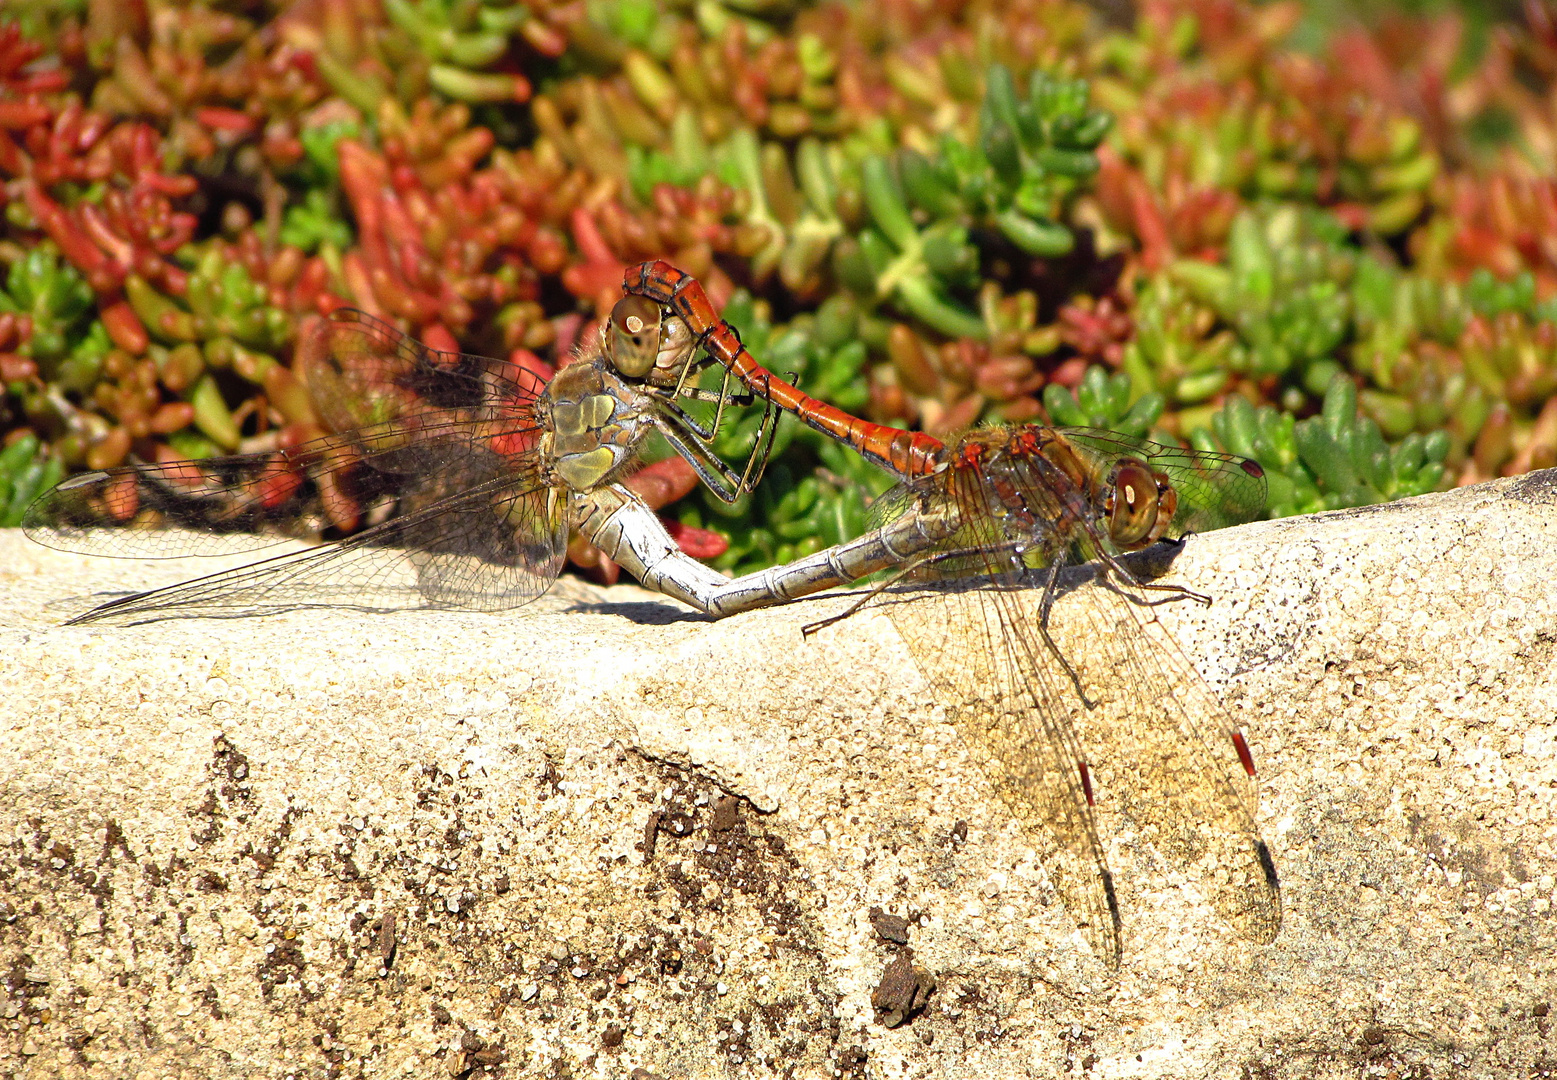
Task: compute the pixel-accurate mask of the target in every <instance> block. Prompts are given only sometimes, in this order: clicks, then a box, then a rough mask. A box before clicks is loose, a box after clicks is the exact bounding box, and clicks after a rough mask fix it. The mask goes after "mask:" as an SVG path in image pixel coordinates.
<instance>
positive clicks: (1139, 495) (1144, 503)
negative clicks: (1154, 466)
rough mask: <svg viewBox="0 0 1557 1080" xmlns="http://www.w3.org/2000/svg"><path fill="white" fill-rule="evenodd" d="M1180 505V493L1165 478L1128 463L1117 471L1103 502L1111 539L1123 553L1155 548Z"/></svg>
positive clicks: (1135, 462)
mask: <svg viewBox="0 0 1557 1080" xmlns="http://www.w3.org/2000/svg"><path fill="white" fill-rule="evenodd" d="M1178 505H1179V495H1178V492H1176V491H1174V490H1173V485H1172V483H1170V482H1169V480H1168V477H1167V476H1166V475H1165V474H1163V473H1160V472H1153V471H1152V470H1151V469H1148V468H1147V467H1146V466H1145V465H1143V464H1142V463H1141V462H1139V461H1132V460H1129V459H1126V460H1124V461H1122V462H1120V464H1119V465H1118V466H1117V467H1116V468H1115V470H1114V475H1113V478H1112V483H1111V484H1110V486H1109V489H1108V492H1107V494H1106V495H1105V496H1104V500H1103V508H1104V511H1105V512H1106V513H1107V515H1108V535H1109V537H1110V539H1112V540H1113V541H1114V543H1115V544H1117V545H1119V547H1120V549H1121V550H1124V551H1135V550H1137V549H1139V548H1143V547H1146V546H1147V545H1149V544H1154V543H1156V542H1157V541H1158V540H1160V539H1162V534H1163V533H1164V532H1166V531H1167V528H1168V525H1169V523H1170V522H1172V520H1173V515H1174V514H1175V513H1176V512H1177V511H1178Z"/></svg>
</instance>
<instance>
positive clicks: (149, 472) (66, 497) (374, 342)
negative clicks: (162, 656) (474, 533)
mask: <svg viewBox="0 0 1557 1080" xmlns="http://www.w3.org/2000/svg"><path fill="white" fill-rule="evenodd" d="M298 368H299V370H301V371H302V372H304V374H305V375H306V376H307V378H308V381H309V387H310V391H311V393H310V397H311V399H312V400H313V402H314V404H315V406H316V408H317V409H318V412H319V414H320V415H321V416H323V417H324V418H325V419H326V421H327V422H328V423H329V425H330V426H331V427H333V428H335V429H336V430H337V433H336V434H331V435H326V436H323V437H320V438H316V439H313V440H310V441H306V442H302V443H299V444H293V445H288V446H285V447H283V448H278V449H276V450H273V451H269V452H263V453H255V454H234V455H227V456H221V457H211V458H204V459H200V460H198V461H172V462H161V463H150V462H136V463H131V464H128V465H123V466H119V467H117V468H113V469H108V470H104V471H99V472H93V473H86V474H83V475H81V476H76V477H72V478H71V479H69V480H66V481H65V482H64V483H62V484H60V485H59V486H58V487H55V488H54V489H52V490H50V491H48V492H46V493H44V495H43V496H41V497H40V498H39V499H38V500H37V501H36V502H35V503H34V504H33V505H32V506H31V507H30V508H29V509H28V511H27V514H26V517H25V519H24V521H23V527H24V529H25V530H26V532H27V534H28V535H29V536H30V537H32V539H34V540H36V541H38V542H39V543H41V544H44V545H45V546H48V547H53V548H59V549H61V550H65V551H74V552H79V553H82V554H87V555H103V556H117V557H122V558H141V559H147V558H150V559H159V558H184V557H188V556H213V555H230V554H233V553H234V552H236V551H242V550H257V549H262V548H265V547H269V546H272V545H274V544H277V543H279V542H280V541H282V540H285V539H289V538H290V539H302V540H312V539H317V538H318V537H319V536H320V535H321V534H323V533H328V532H329V531H331V530H335V531H338V532H348V533H349V532H353V531H355V530H356V529H358V528H360V527H361V526H362V525H363V524H364V522H365V521H366V522H371V521H372V519H373V518H374V517H375V516H383V515H384V514H388V513H390V512H402V513H404V512H409V511H412V510H414V509H416V508H417V507H418V506H423V505H427V504H428V503H429V502H432V501H436V500H438V499H442V498H446V497H448V496H450V495H453V494H455V493H457V492H458V491H460V490H463V489H464V488H474V487H478V486H480V485H483V484H486V483H489V482H492V481H496V480H498V479H499V478H501V477H503V476H505V475H509V476H513V477H515V478H516V479H521V480H522V479H523V478H524V477H525V476H526V475H527V473H528V471H531V470H533V455H532V451H533V450H534V448H535V447H536V445H537V443H538V440H539V436H540V430H541V429H540V426H539V424H538V422H537V419H536V415H535V409H534V406H535V402H536V400H537V398H538V397H539V395H540V393H541V391H542V390H543V389H544V386H543V385H542V384H541V383H540V381H539V380H538V379H536V378H535V377H534V376H532V375H530V374H529V373H528V372H525V371H523V370H522V369H518V368H515V367H513V366H512V365H508V364H505V363H504V362H502V361H498V360H490V359H487V358H485V357H478V356H465V355H459V354H454V353H440V352H436V351H434V350H432V349H428V348H427V347H426V346H424V345H422V344H420V343H419V342H416V341H414V340H412V339H411V338H408V337H406V336H405V335H404V334H401V333H400V332H399V331H397V330H395V329H394V328H393V327H390V326H388V325H386V324H384V323H381V322H379V321H378V320H376V319H373V318H371V317H370V316H367V315H364V314H362V313H361V312H354V311H351V310H349V309H346V310H343V311H341V312H337V313H336V315H335V317H333V318H331V319H326V320H318V321H317V322H316V323H314V324H313V325H312V327H311V328H310V329H309V330H308V331H307V332H306V333H305V334H304V335H303V337H302V339H301V340H300V342H299V346H298ZM472 543H482V544H484V545H485V546H486V547H488V548H490V549H492V550H497V549H499V548H501V547H502V546H503V544H502V542H501V541H499V540H497V539H494V538H491V537H488V538H485V539H484V540H481V541H476V540H473V541H472Z"/></svg>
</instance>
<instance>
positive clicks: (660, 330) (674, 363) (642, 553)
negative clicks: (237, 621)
mask: <svg viewBox="0 0 1557 1080" xmlns="http://www.w3.org/2000/svg"><path fill="white" fill-rule="evenodd" d="M695 352H696V342H695V340H694V338H693V336H692V335H691V334H690V333H689V331H688V329H687V327H686V326H685V324H684V323H682V322H681V321H680V320H678V319H676V318H674V317H669V318H664V317H662V316H661V313H660V312H659V310H658V308H657V307H656V306H655V305H653V304H652V303H651V302H649V301H646V300H644V299H643V298H640V297H633V296H624V297H623V298H622V299H621V300H620V301H618V302H617V304H616V306H615V307H614V308H613V310H612V312H611V314H610V317H609V319H608V320H606V321H605V322H604V323H603V324H602V327H601V332H600V334H599V335H598V337H596V338H595V339H594V340H592V341H590V342H589V343H588V344H587V345H585V346H583V347H581V348H580V349H579V351H578V353H577V355H576V356H575V358H574V362H572V363H570V364H568V365H566V366H564V367H563V368H562V369H561V370H560V371H558V372H557V373H556V375H555V376H554V377H553V378H552V379H551V380H550V381H549V382H544V381H542V380H541V379H540V378H539V377H538V376H536V375H535V374H533V373H531V372H529V371H528V370H526V369H524V368H521V367H518V366H516V365H513V364H510V363H508V362H505V361H501V360H495V359H491V358H487V357H481V356H474V355H468V354H459V353H450V352H440V351H438V350H435V349H432V348H429V347H428V346H426V345H424V344H422V343H421V342H418V341H416V340H415V339H413V338H411V337H409V336H407V335H406V334H404V333H402V332H400V331H399V330H397V329H396V328H394V327H393V326H390V325H389V324H387V323H385V322H382V321H380V320H379V319H376V318H374V317H373V316H371V315H368V314H366V313H364V312H361V311H357V310H354V309H351V308H343V309H339V310H337V311H335V312H333V313H332V314H331V315H330V316H328V317H327V318H322V319H318V320H315V321H313V322H312V323H311V324H310V325H308V326H306V327H305V328H304V330H303V332H302V333H301V335H300V338H299V344H298V349H297V357H296V367H297V370H298V371H299V373H300V374H301V376H302V378H303V380H304V382H305V384H306V385H307V387H308V389H309V392H310V395H311V397H312V399H313V404H314V407H315V410H316V412H317V413H318V415H319V417H320V419H321V421H322V423H323V424H324V425H325V426H326V427H327V428H328V429H330V430H331V431H332V432H333V433H332V434H328V435H325V436H322V437H318V438H312V439H300V440H297V441H296V442H295V444H286V443H283V444H282V445H278V446H276V447H275V448H273V449H268V450H265V451H261V452H254V453H243V454H235V455H228V456H220V457H210V458H205V459H201V460H192V461H186V460H179V461H170V462H147V461H131V462H129V463H127V464H125V465H121V466H118V467H115V468H111V469H103V470H96V471H92V472H87V473H84V474H81V475H78V476H75V477H72V478H70V479H67V480H66V481H64V482H63V483H61V484H59V485H57V486H56V487H54V488H52V489H51V490H50V491H48V492H46V493H44V495H42V496H41V497H40V498H39V499H38V500H37V501H36V502H35V503H34V504H33V505H32V506H31V507H30V508H29V509H28V511H27V514H26V515H25V517H24V520H23V528H24V530H25V531H26V533H27V535H29V536H30V537H31V538H32V539H34V540H36V541H38V542H40V543H42V544H44V545H46V546H48V547H53V548H58V549H62V550H65V551H71V552H79V553H84V554H89V555H104V556H117V557H126V558H137V559H147V558H150V559H158V558H185V557H192V556H193V557H199V556H215V555H231V554H232V553H233V552H234V551H247V550H259V549H264V548H266V547H270V546H273V545H276V544H279V543H281V542H283V541H285V540H287V539H289V538H304V539H306V538H316V537H318V536H320V535H322V534H326V533H329V532H335V533H339V534H347V535H342V536H340V537H339V538H338V539H335V540H332V541H330V542H327V543H323V544H320V545H317V546H314V547H310V548H304V549H302V550H291V551H287V552H284V553H282V554H279V555H275V556H272V557H269V558H264V559H261V560H260V561H257V562H254V563H250V564H247V565H243V566H239V567H236V568H233V569H227V570H222V571H219V572H216V573H212V574H207V575H205V576H202V577H198V578H195V579H193V580H190V581H185V582H182V583H179V584H175V585H171V586H167V587H164V588H159V589H153V590H150V591H145V592H139V593H134V594H129V595H124V596H120V597H116V598H115V599H113V600H110V601H108V602H106V603H103V604H100V605H98V606H96V607H94V608H92V609H91V610H89V611H86V612H84V613H82V614H80V615H78V616H76V617H75V618H73V619H71V620H69V621H70V622H72V623H95V622H114V623H134V622H141V621H148V620H156V619H165V618H177V617H231V616H248V615H258V614H266V613H270V612H275V611H283V610H292V609H296V608H300V607H315V606H338V607H357V608H365V609H369V610H380V611H381V610H394V609H399V608H407V607H442V608H463V609H473V610H483V611H501V610H506V609H510V608H515V607H519V606H521V605H523V604H525V603H528V602H529V601H531V600H533V599H535V598H536V597H537V596H539V595H541V594H542V593H544V592H546V591H547V590H548V589H549V588H550V587H551V585H552V583H553V582H554V581H555V580H556V578H557V575H558V573H559V571H560V570H561V568H562V564H563V561H564V558H565V556H566V550H567V541H568V536H569V529H570V528H574V529H577V530H578V531H579V532H580V533H581V534H583V535H584V536H585V537H587V538H589V539H590V540H592V541H594V542H595V543H596V544H597V545H598V546H599V547H600V548H601V549H602V550H604V551H605V553H606V554H607V555H609V556H610V557H612V558H613V559H615V560H616V561H617V562H618V563H620V564H621V565H622V566H623V567H624V568H625V569H626V570H627V571H628V572H629V573H631V574H633V575H634V576H635V577H637V578H638V580H639V581H640V582H641V583H642V584H643V585H644V586H645V587H647V588H650V589H654V590H656V591H659V592H662V593H664V594H666V595H669V596H672V597H675V598H677V599H679V600H682V601H684V602H685V603H687V604H689V605H691V606H692V607H694V608H697V609H698V610H700V611H703V612H706V613H709V614H712V615H715V616H723V615H728V614H734V613H735V612H737V611H744V610H748V609H750V608H753V607H761V606H765V605H767V604H772V603H780V602H783V601H785V600H788V599H791V598H793V597H795V596H799V595H805V594H807V593H809V592H814V591H817V590H818V589H823V588H828V587H830V586H832V585H835V584H846V583H848V582H849V581H852V580H855V579H856V578H857V577H858V576H859V575H860V574H861V573H862V572H863V573H870V572H872V568H878V569H879V568H880V567H883V566H888V565H892V564H893V563H894V562H895V561H898V560H900V559H901V558H903V557H905V554H911V553H912V552H913V551H916V550H922V549H923V548H924V547H925V546H927V545H928V544H929V543H931V542H933V541H934V540H936V539H938V538H940V537H943V536H944V535H946V532H947V530H948V529H949V527H950V523H948V522H944V521H937V520H932V519H931V518H930V517H925V518H923V519H920V518H919V517H918V516H917V515H915V514H909V515H907V516H906V517H905V518H904V519H902V520H899V521H894V522H892V523H889V524H888V526H887V527H886V528H884V529H878V530H875V531H873V532H871V533H869V534H867V535H865V536H862V537H861V538H859V539H858V540H856V541H851V542H850V543H848V544H843V545H839V546H838V547H835V548H832V549H828V550H826V551H822V552H818V553H816V554H814V555H811V556H808V557H806V558H805V559H801V560H797V561H796V562H795V563H792V564H790V565H789V566H787V567H780V568H774V569H770V570H767V571H761V572H758V573H756V574H751V575H747V576H746V577H744V578H737V579H735V580H733V581H732V580H729V579H727V578H725V577H724V575H722V574H720V573H719V572H717V571H716V570H714V569H712V568H711V567H709V566H707V565H705V564H703V563H701V562H698V561H697V560H696V559H693V558H691V557H690V556H687V555H685V554H684V553H683V552H682V551H681V550H680V548H679V547H678V546H677V545H676V543H675V541H674V540H673V539H672V538H671V536H670V534H669V532H668V530H667V529H666V528H665V526H664V524H663V523H662V522H661V521H660V519H659V517H658V515H657V514H655V513H654V512H653V511H652V510H651V509H650V508H649V507H648V506H647V505H646V504H645V503H643V501H642V500H640V499H639V498H638V497H637V496H636V495H635V494H634V493H633V492H632V491H631V490H629V489H628V488H627V487H625V486H624V485H623V484H622V482H621V481H622V480H623V479H624V478H625V477H626V476H627V475H628V474H629V473H630V472H631V470H632V469H633V468H634V467H635V463H636V459H637V456H638V452H639V450H640V449H641V447H642V444H643V443H644V441H645V440H646V439H647V438H648V436H649V434H650V433H651V432H658V433H660V434H661V435H662V436H664V438H665V439H666V441H667V442H668V443H669V444H670V445H671V447H673V448H674V449H675V451H676V452H677V453H679V454H680V455H681V456H682V457H684V458H685V459H686V460H687V461H688V462H690V463H691V465H692V467H693V469H694V470H695V471H696V472H697V473H698V475H699V477H700V478H701V479H702V480H703V482H704V483H706V484H707V485H708V486H709V487H710V489H711V490H713V491H714V492H715V493H716V494H717V495H718V496H719V497H720V498H722V499H725V500H727V501H734V500H735V499H736V498H738V497H740V496H741V495H742V494H744V493H746V492H749V491H751V490H752V489H753V487H754V486H755V484H756V483H757V482H758V480H759V479H760V476H761V473H762V467H763V465H764V464H765V462H766V457H767V451H768V449H770V448H771V445H772V434H773V428H772V425H771V423H770V420H772V419H776V414H773V413H772V412H771V409H772V407H771V406H767V407H766V408H767V410H768V411H767V412H765V414H764V419H763V424H762V425H761V426H759V430H758V434H757V436H756V438H755V440H754V443H753V449H752V453H751V457H750V458H749V459H748V461H747V463H746V467H745V469H744V470H743V471H742V472H740V473H736V472H735V471H734V470H733V469H731V468H730V467H729V466H728V465H726V464H725V463H724V462H723V461H722V460H721V459H720V458H718V457H717V456H716V455H715V454H714V453H713V451H712V449H711V445H710V444H711V443H712V441H713V439H714V436H715V434H716V433H717V431H718V429H719V425H720V423H721V421H722V418H723V414H724V410H725V407H726V406H727V405H729V404H735V405H745V404H750V403H751V398H750V395H746V396H745V397H742V396H740V395H737V394H732V393H731V392H730V387H729V381H728V377H727V378H726V381H725V383H724V384H722V385H721V387H720V389H719V390H718V391H712V390H704V389H701V388H699V387H698V386H696V385H695V381H696V379H695V377H696V376H697V375H698V374H699V371H700V368H701V367H702V366H703V365H704V364H706V360H704V361H701V362H699V361H695V360H694V354H695ZM683 400H700V401H705V402H707V401H712V402H714V403H715V407H716V408H715V414H714V417H713V420H712V422H709V423H705V422H702V421H700V420H699V419H698V418H697V417H696V416H694V415H692V414H691V413H689V412H688V411H687V410H685V409H684V408H682V406H681V404H680V402H682V401H683ZM764 429H765V431H766V439H764V434H763V432H764Z"/></svg>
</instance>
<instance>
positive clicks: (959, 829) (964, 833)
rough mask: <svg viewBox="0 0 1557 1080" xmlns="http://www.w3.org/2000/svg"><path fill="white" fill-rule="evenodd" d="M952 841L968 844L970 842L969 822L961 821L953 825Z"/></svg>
mask: <svg viewBox="0 0 1557 1080" xmlns="http://www.w3.org/2000/svg"><path fill="white" fill-rule="evenodd" d="M951 842H952V843H953V844H966V843H967V842H968V823H967V822H966V821H959V822H957V824H955V825H953V826H952V829H951Z"/></svg>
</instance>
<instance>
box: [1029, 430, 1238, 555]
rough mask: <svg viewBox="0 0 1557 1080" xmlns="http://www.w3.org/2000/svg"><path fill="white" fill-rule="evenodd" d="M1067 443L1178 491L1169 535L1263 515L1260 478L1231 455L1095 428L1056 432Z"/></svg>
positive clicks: (1198, 530)
mask: <svg viewBox="0 0 1557 1080" xmlns="http://www.w3.org/2000/svg"><path fill="white" fill-rule="evenodd" d="M1056 430H1057V431H1058V432H1059V433H1060V434H1061V435H1063V436H1064V437H1065V438H1066V439H1067V440H1069V441H1070V442H1072V443H1074V444H1076V445H1077V446H1080V447H1083V448H1085V449H1087V450H1092V451H1094V452H1096V453H1099V454H1103V455H1106V456H1107V457H1109V458H1114V457H1118V456H1121V455H1128V456H1130V457H1135V458H1138V459H1140V460H1142V461H1145V462H1147V463H1148V464H1149V465H1150V466H1151V467H1152V468H1153V469H1156V470H1158V471H1160V472H1163V473H1165V474H1166V475H1167V477H1168V479H1169V480H1171V481H1172V482H1173V489H1174V490H1175V491H1176V492H1178V496H1179V506H1178V512H1177V513H1175V514H1174V516H1173V522H1172V525H1171V527H1170V528H1169V530H1168V531H1169V534H1170V535H1172V536H1182V535H1184V534H1185V533H1191V532H1210V531H1211V530H1212V529H1221V528H1225V527H1226V526H1229V525H1241V524H1243V523H1244V522H1248V521H1258V520H1260V519H1262V518H1264V517H1266V516H1267V513H1268V506H1267V503H1266V498H1265V473H1264V470H1262V469H1261V468H1260V466H1259V465H1257V464H1256V463H1255V462H1253V461H1250V460H1249V459H1248V458H1242V457H1238V456H1237V455H1234V454H1218V453H1215V452H1213V451H1209V450H1190V449H1186V448H1185V447H1182V446H1168V445H1166V444H1164V443H1158V442H1152V441H1151V440H1150V439H1139V438H1133V437H1131V436H1128V435H1121V434H1119V433H1118V432H1115V431H1104V430H1101V429H1098V428H1058V429H1056Z"/></svg>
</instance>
